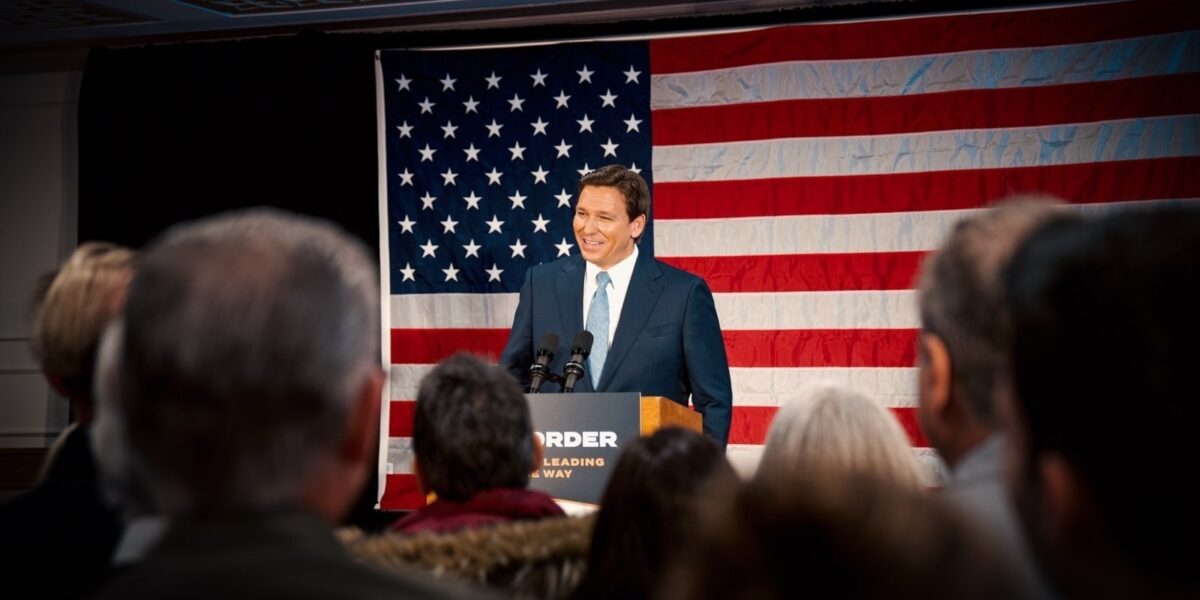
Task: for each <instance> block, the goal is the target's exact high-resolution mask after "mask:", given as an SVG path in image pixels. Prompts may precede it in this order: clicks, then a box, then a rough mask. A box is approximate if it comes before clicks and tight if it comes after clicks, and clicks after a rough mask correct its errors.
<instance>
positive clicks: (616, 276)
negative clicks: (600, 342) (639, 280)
mask: <svg viewBox="0 0 1200 600" xmlns="http://www.w3.org/2000/svg"><path fill="white" fill-rule="evenodd" d="M637 257H638V249H637V244H634V245H633V252H632V253H630V254H629V256H626V257H625V258H624V259H623V260H621V262H619V263H617V264H615V265H613V267H612V268H611V269H609V270H608V276H609V277H610V278H611V279H612V283H611V284H610V285H609V288H608V344H609V345H610V346H611V345H612V339H613V336H614V335H616V333H617V323H620V322H621V307H622V306H625V293H626V292H628V291H629V281H630V280H631V279H633V265H635V264H637ZM584 264H586V265H587V270H586V271H584V274H583V322H584V323H587V318H588V307H589V306H591V304H592V296H594V295H595V294H596V288H597V287H599V284H597V283H596V276H597V275H599V274H600V271H601V270H602V269H601V268H600V267H597V266H596V265H593V264H592V263H590V262H587V261H584Z"/></svg>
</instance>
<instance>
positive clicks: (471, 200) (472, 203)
mask: <svg viewBox="0 0 1200 600" xmlns="http://www.w3.org/2000/svg"><path fill="white" fill-rule="evenodd" d="M463 200H466V201H467V210H471V209H472V208H473V209H475V210H479V201H480V200H483V196H476V195H475V190H471V194H470V195H469V196H463Z"/></svg>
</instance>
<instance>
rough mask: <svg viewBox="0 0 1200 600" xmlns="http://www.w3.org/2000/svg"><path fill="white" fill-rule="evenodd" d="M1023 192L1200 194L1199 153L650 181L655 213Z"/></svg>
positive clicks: (1122, 197)
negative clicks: (1038, 163)
mask: <svg viewBox="0 0 1200 600" xmlns="http://www.w3.org/2000/svg"><path fill="white" fill-rule="evenodd" d="M1023 192H1042V193H1048V194H1053V195H1055V196H1059V197H1061V198H1067V199H1069V200H1070V201H1071V202H1076V203H1100V202H1128V201H1133V200H1152V199H1161V198H1194V197H1197V196H1200V157H1195V156H1189V157H1182V158H1160V159H1152V160H1124V161H1112V162H1102V163H1085V164H1077V165H1055V166H1048V167H1022V168H1011V169H979V170H957V171H933V172H923V173H896V174H888V175H839V176H829V177H794V178H779V179H748V180H741V181H704V182H672V183H656V184H654V218H655V219H714V218H733V217H756V216H780V215H823V214H863V213H895V212H909V211H925V210H957V209H966V208H979V207H982V206H987V205H988V204H989V203H991V202H994V201H995V200H997V199H1000V198H1003V197H1005V196H1009V195H1012V194H1017V193H1023Z"/></svg>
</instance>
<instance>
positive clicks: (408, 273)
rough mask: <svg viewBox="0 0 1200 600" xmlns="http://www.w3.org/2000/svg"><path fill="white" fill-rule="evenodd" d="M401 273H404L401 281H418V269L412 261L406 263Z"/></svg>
mask: <svg viewBox="0 0 1200 600" xmlns="http://www.w3.org/2000/svg"><path fill="white" fill-rule="evenodd" d="M400 273H402V274H403V275H404V279H401V281H416V280H417V278H416V273H417V270H416V269H414V268H412V263H404V268H403V269H400Z"/></svg>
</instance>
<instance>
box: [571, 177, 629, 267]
mask: <svg viewBox="0 0 1200 600" xmlns="http://www.w3.org/2000/svg"><path fill="white" fill-rule="evenodd" d="M573 226H574V228H575V242H576V243H577V244H579V251H580V253H582V254H583V259H584V260H586V261H588V262H590V263H592V264H594V265H596V266H597V267H600V268H601V269H603V270H608V269H610V268H612V267H613V265H615V264H617V263H619V262H621V260H623V259H624V258H625V257H627V256H629V255H630V254H632V253H633V245H634V243H635V242H634V240H635V239H637V238H638V237H639V236H641V235H642V230H643V228H644V227H645V226H646V216H645V215H641V216H639V217H638V218H636V219H633V220H630V219H629V213H628V212H627V211H626V208H625V195H624V194H622V193H621V191H620V190H618V189H617V188H614V187H601V186H587V187H584V188H583V191H581V192H579V202H578V203H577V204H576V206H575V220H574V223H573Z"/></svg>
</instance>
